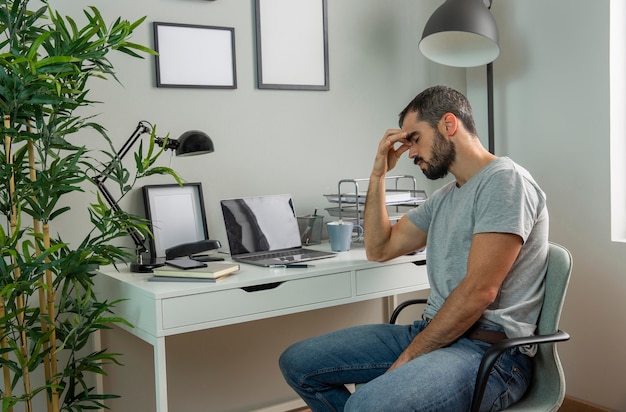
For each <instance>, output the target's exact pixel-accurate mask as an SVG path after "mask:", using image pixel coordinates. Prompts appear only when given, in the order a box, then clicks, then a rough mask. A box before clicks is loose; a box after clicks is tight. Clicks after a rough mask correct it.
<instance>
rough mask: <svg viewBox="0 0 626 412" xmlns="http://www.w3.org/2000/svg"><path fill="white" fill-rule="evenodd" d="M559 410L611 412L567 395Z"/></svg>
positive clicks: (296, 411) (307, 411) (298, 411)
mask: <svg viewBox="0 0 626 412" xmlns="http://www.w3.org/2000/svg"><path fill="white" fill-rule="evenodd" d="M288 412H311V410H310V409H309V408H298V409H293V410H291V411H288ZM559 412H611V410H610V409H606V408H603V407H601V406H597V405H592V404H590V403H588V402H584V401H581V400H578V399H574V398H570V397H567V398H565V401H564V402H563V405H562V406H561V407H560V408H559Z"/></svg>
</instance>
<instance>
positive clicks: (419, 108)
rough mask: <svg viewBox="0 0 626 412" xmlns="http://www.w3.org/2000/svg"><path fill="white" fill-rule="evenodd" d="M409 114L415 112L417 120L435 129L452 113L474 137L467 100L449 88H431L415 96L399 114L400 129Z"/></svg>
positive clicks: (471, 117) (474, 131)
mask: <svg viewBox="0 0 626 412" xmlns="http://www.w3.org/2000/svg"><path fill="white" fill-rule="evenodd" d="M409 112H416V113H417V120H419V121H425V122H427V123H428V124H430V125H431V126H432V127H433V128H436V127H437V123H439V121H440V120H441V118H442V117H443V115H444V114H446V113H452V114H453V115H455V116H456V117H457V118H459V119H460V120H461V121H462V122H463V125H464V126H465V128H466V129H467V131H468V132H469V133H471V134H473V135H476V124H475V123H474V115H473V114H472V106H470V103H469V100H467V97H465V96H464V95H463V94H462V93H459V92H458V91H456V90H454V89H453V88H451V87H448V86H442V85H439V86H433V87H429V88H428V89H426V90H424V91H423V92H421V93H420V94H418V95H417V96H415V98H414V99H413V100H412V101H411V103H409V104H408V106H407V107H405V108H404V110H402V112H400V127H402V123H403V122H404V118H405V117H406V115H407V113H409Z"/></svg>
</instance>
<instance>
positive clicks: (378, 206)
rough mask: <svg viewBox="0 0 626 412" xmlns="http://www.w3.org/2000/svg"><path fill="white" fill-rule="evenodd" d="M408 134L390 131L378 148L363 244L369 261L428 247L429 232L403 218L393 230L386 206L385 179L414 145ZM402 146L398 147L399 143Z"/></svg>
mask: <svg viewBox="0 0 626 412" xmlns="http://www.w3.org/2000/svg"><path fill="white" fill-rule="evenodd" d="M406 137H407V133H406V132H403V131H402V130H400V129H389V130H387V132H386V133H385V135H384V136H383V138H382V140H381V141H380V143H379V145H378V151H377V152H376V158H375V159H374V166H373V168H372V173H371V175H370V180H369V186H368V190H367V197H366V198H365V211H364V219H363V229H364V243H365V251H366V253H367V258H368V259H369V260H375V261H385V260H389V259H393V258H395V257H398V256H402V255H404V254H406V253H409V252H413V251H415V250H417V249H419V248H421V247H424V246H425V245H426V232H424V231H422V230H420V229H419V228H417V227H416V226H415V225H414V224H413V223H411V222H410V221H409V219H408V218H406V217H405V216H403V217H402V218H401V219H400V221H399V222H397V223H396V224H395V225H394V226H393V227H392V226H391V224H390V223H389V216H388V213H387V207H386V203H385V176H386V175H387V173H388V172H389V171H390V170H391V169H393V168H394V167H395V166H396V164H397V163H398V160H399V159H400V156H401V155H402V154H403V153H404V152H406V151H407V150H408V149H409V148H410V147H411V144H412V143H410V142H408V141H407V140H406ZM398 143H400V145H399V146H398V147H397V148H396V147H395V146H396V144H398Z"/></svg>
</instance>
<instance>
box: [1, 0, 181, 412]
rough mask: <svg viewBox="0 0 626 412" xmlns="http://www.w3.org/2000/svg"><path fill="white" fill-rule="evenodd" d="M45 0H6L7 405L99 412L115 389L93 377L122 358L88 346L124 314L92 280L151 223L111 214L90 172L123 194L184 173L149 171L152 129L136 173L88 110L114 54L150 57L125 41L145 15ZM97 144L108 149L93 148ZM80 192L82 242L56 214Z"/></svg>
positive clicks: (110, 72) (154, 153)
mask: <svg viewBox="0 0 626 412" xmlns="http://www.w3.org/2000/svg"><path fill="white" fill-rule="evenodd" d="M37 4H38V5H43V7H41V8H39V9H34V10H30V9H29V1H28V0H14V1H8V0H4V1H2V2H1V3H0V114H1V115H2V117H3V121H2V124H1V127H2V133H1V135H2V137H3V142H2V146H1V148H0V369H1V372H2V377H0V379H1V380H2V382H3V384H2V385H0V391H1V392H2V410H3V411H12V410H13V408H14V407H16V405H19V406H20V409H21V404H23V408H24V410H26V411H32V410H34V409H35V407H34V406H33V405H44V404H45V405H47V408H48V411H60V410H65V411H82V410H85V409H98V408H101V407H103V401H104V400H105V399H107V398H109V397H113V396H114V395H107V394H102V393H97V391H96V390H95V388H94V384H93V383H92V382H94V379H93V376H95V374H103V373H104V371H103V369H102V366H103V364H105V363H110V362H117V359H116V355H115V354H112V353H108V352H107V351H106V350H101V351H92V350H90V349H89V345H88V342H89V341H90V336H92V334H93V333H94V332H96V331H98V330H101V329H104V328H108V327H109V325H110V324H112V323H116V322H117V323H120V322H125V321H124V320H123V319H120V318H117V317H115V315H113V312H112V308H113V306H114V305H115V303H116V302H106V301H100V300H98V298H97V296H96V295H95V294H94V291H93V277H94V276H97V269H98V267H99V266H100V265H106V264H111V263H116V262H121V261H125V260H129V259H131V258H132V257H133V253H132V251H129V250H127V249H126V248H124V247H121V246H116V245H115V244H116V243H118V244H123V242H119V241H118V240H119V238H121V237H124V236H127V235H128V233H129V231H130V230H139V231H140V232H142V233H144V234H146V235H147V234H148V230H147V225H146V224H145V222H143V221H141V219H139V218H138V217H135V216H131V215H128V214H126V213H123V212H121V211H115V210H111V209H110V208H109V207H108V205H107V204H106V203H104V202H103V201H102V200H101V198H100V196H99V195H98V192H97V190H96V186H95V184H96V182H95V179H94V176H96V175H98V174H102V173H103V171H104V173H106V176H107V178H108V182H109V183H111V182H117V184H119V188H120V189H119V192H120V196H123V195H124V194H125V193H127V192H128V191H129V190H131V189H132V187H133V185H134V184H135V181H136V179H137V178H140V177H143V176H146V175H149V174H154V173H168V174H171V175H172V176H174V177H175V178H176V179H177V180H178V181H180V180H179V179H178V177H177V176H176V174H175V173H174V172H173V171H172V170H171V169H169V168H163V167H154V166H153V165H154V162H155V160H156V159H157V158H158V156H159V155H160V154H161V152H162V150H163V149H156V150H155V145H154V140H155V136H154V130H153V134H152V138H151V141H150V144H149V145H146V146H147V147H143V146H142V145H140V146H139V149H138V150H137V153H136V154H135V160H136V162H135V163H136V165H135V166H136V171H134V172H133V173H130V172H129V171H128V170H127V169H126V168H124V166H123V165H122V164H121V162H120V161H119V159H118V158H117V157H116V155H115V153H116V152H115V150H114V147H113V144H112V143H111V141H110V140H109V138H108V137H107V134H106V129H105V127H104V126H103V125H100V124H98V123H96V121H95V120H96V119H94V118H92V117H90V116H85V115H84V114H83V115H81V113H85V112H86V110H84V107H85V106H88V105H94V104H95V102H94V101H93V100H90V96H89V93H90V90H89V86H88V85H89V80H90V79H92V78H95V77H97V78H103V79H115V72H114V68H113V67H112V65H111V63H110V61H109V59H108V58H107V55H108V54H109V53H110V52H113V51H116V52H122V53H125V54H127V55H129V56H132V57H141V55H144V54H154V52H153V51H152V50H151V49H149V48H147V47H145V46H141V45H138V44H134V43H131V42H130V41H129V38H130V36H131V35H132V33H133V31H134V30H135V29H136V28H137V27H138V26H139V25H140V24H141V23H142V22H143V20H144V19H139V20H138V21H135V22H129V21H126V20H123V19H121V18H119V19H117V20H115V21H114V22H113V23H111V24H106V23H105V21H104V19H103V18H102V16H101V14H100V12H99V11H98V9H97V8H95V7H91V8H87V9H85V10H84V11H83V12H84V16H81V21H85V23H84V24H80V25H79V24H78V23H77V21H75V20H74V19H72V18H70V17H62V16H61V15H60V14H59V13H57V12H55V11H54V10H52V9H51V7H50V6H49V5H48V4H47V2H46V1H44V2H43V3H42V2H37ZM85 136H89V141H86V138H85ZM94 136H96V138H95V140H94ZM96 140H97V141H96ZM98 146H100V147H104V149H102V148H100V149H98V150H97V151H96V150H94V149H93V148H94V147H98ZM104 165H107V166H106V167H104ZM79 192H83V193H84V195H85V196H86V195H92V197H91V199H92V201H91V202H88V203H90V204H87V205H84V206H83V205H81V206H74V207H87V208H88V210H89V213H88V216H89V217H88V220H87V221H86V222H83V223H82V224H81V225H80V226H81V227H84V228H85V234H84V238H83V239H82V241H81V242H79V243H78V244H70V243H69V242H66V241H64V238H63V228H62V227H55V220H56V219H57V218H58V217H59V216H63V215H64V214H68V213H71V207H70V206H67V205H68V204H70V202H69V201H68V200H67V199H68V196H72V195H73V196H76V194H77V193H79ZM72 198H73V197H72ZM78 226H79V225H76V227H78ZM75 231H76V230H75V229H74V232H75ZM36 409H37V410H42V409H41V407H38V408H36Z"/></svg>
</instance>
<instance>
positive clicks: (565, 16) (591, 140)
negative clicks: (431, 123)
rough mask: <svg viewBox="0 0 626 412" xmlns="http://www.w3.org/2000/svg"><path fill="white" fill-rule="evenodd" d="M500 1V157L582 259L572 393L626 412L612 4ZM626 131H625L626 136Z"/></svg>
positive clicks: (625, 281) (574, 311)
mask: <svg viewBox="0 0 626 412" xmlns="http://www.w3.org/2000/svg"><path fill="white" fill-rule="evenodd" d="M573 4H574V3H573V2H572V1H567V0H555V1H549V2H546V1H539V0H529V1H524V2H507V1H502V2H496V4H495V5H494V7H493V11H494V14H495V15H496V19H497V20H498V22H499V23H500V28H501V32H502V35H503V41H502V50H503V52H502V55H501V56H500V58H499V59H498V60H497V61H496V63H495V65H494V70H495V72H496V87H495V88H496V107H497V113H498V114H497V116H496V117H497V125H496V130H497V134H498V145H499V152H500V153H505V154H507V155H509V156H511V157H513V158H514V159H516V160H518V161H519V162H521V163H522V164H524V165H526V166H528V168H529V169H530V170H531V171H532V172H533V173H534V175H535V177H536V178H537V180H538V181H539V183H540V184H541V185H542V186H543V188H544V190H545V191H546V192H547V194H548V199H549V207H550V212H551V213H550V215H551V216H550V217H551V238H552V240H553V241H556V242H558V243H561V244H563V245H565V246H567V247H568V248H569V249H570V250H571V252H572V254H573V255H574V272H573V276H572V280H571V285H570V288H569V292H568V296H567V300H566V303H565V309H564V314H563V317H562V323H561V326H562V328H563V329H565V330H567V331H569V332H570V333H571V335H572V340H571V341H570V342H567V343H563V344H560V345H559V351H560V353H561V354H562V358H563V362H564V367H565V371H566V376H567V383H568V387H567V392H568V394H570V395H572V396H575V397H578V398H582V399H585V400H588V401H591V402H594V403H597V404H600V405H603V406H606V407H609V408H612V409H615V410H626V395H625V394H624V391H623V388H620V387H621V386H622V385H619V384H617V382H618V381H619V375H620V374H621V371H622V370H623V369H624V366H626V356H625V355H624V350H623V347H624V344H626V332H625V331H624V328H623V327H622V325H623V319H624V318H623V313H624V310H625V309H626V300H625V299H624V294H625V292H626V278H625V277H624V274H625V273H624V252H625V251H626V247H625V246H626V245H624V244H623V243H614V242H611V241H610V214H609V213H610V191H609V81H608V79H609V78H608V75H609V71H608V68H609V66H608V64H609V54H608V50H609V49H608V47H609V2H608V1H599V2H582V1H576V2H575V6H573ZM622 132H623V131H622Z"/></svg>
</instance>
